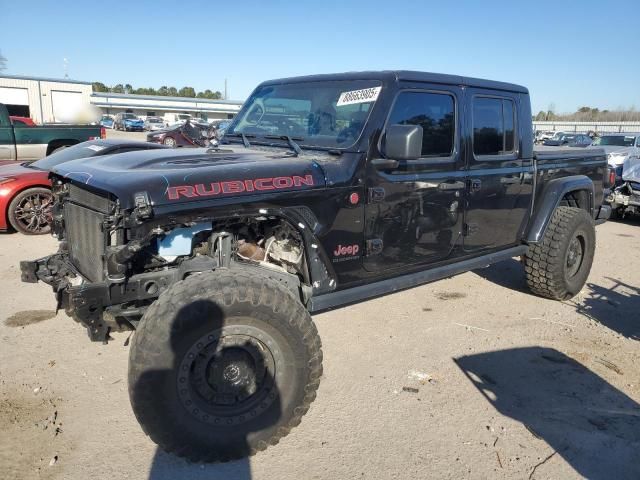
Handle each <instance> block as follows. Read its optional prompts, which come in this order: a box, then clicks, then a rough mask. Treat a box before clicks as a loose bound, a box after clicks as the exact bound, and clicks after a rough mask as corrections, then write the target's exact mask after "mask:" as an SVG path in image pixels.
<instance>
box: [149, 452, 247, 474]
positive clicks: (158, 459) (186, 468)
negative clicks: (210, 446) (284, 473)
mask: <svg viewBox="0 0 640 480" xmlns="http://www.w3.org/2000/svg"><path fill="white" fill-rule="evenodd" d="M149 480H251V465H250V464H249V459H247V458H243V459H242V460H238V461H235V462H229V463H218V464H200V463H189V462H187V461H185V460H183V459H181V458H177V457H175V456H173V455H171V454H168V453H165V452H163V451H162V450H160V449H159V448H157V449H156V453H155V455H154V457H153V462H152V463H151V469H150V470H149Z"/></svg>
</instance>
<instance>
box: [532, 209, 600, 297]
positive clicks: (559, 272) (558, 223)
mask: <svg viewBox="0 0 640 480" xmlns="http://www.w3.org/2000/svg"><path fill="white" fill-rule="evenodd" d="M574 241H576V242H578V244H579V245H580V248H581V249H582V255H581V259H580V260H579V261H580V264H579V266H577V269H576V271H575V272H574V273H573V272H572V269H575V268H576V266H575V264H574V265H573V266H571V267H570V266H569V265H568V262H569V255H570V252H569V251H570V246H571V245H572V242H574ZM595 245H596V232H595V226H594V221H593V219H592V218H591V216H590V215H589V214H588V213H587V212H586V211H584V210H582V209H580V208H573V207H564V206H562V207H557V208H556V210H555V211H554V213H553V216H552V217H551V221H550V222H549V225H548V226H547V230H546V232H545V234H544V236H543V238H542V241H541V242H540V243H538V244H534V245H530V246H529V250H528V251H527V253H526V254H525V256H524V259H523V260H524V269H525V273H526V277H527V284H528V286H529V288H530V289H531V291H533V293H535V294H537V295H540V296H542V297H546V298H551V299H554V300H568V299H570V298H571V297H573V296H575V295H576V294H577V293H578V292H580V290H581V289H582V287H583V286H584V284H585V282H586V281H587V277H588V276H589V272H590V271H591V264H592V263H593V255H594V251H595Z"/></svg>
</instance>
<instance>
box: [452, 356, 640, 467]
mask: <svg viewBox="0 0 640 480" xmlns="http://www.w3.org/2000/svg"><path fill="white" fill-rule="evenodd" d="M454 361H455V362H456V363H457V364H458V366H459V367H460V368H461V369H462V371H463V372H464V373H465V374H466V375H467V377H468V378H469V380H470V381H471V382H472V383H473V384H474V385H475V386H476V387H477V388H478V390H479V391H480V393H481V394H482V395H483V396H484V397H485V398H486V400H487V401H488V402H490V403H491V404H492V405H493V406H494V407H495V408H496V410H497V411H498V412H500V413H501V414H502V415H505V416H507V417H510V418H513V419H514V420H517V421H519V422H521V423H522V424H523V425H524V426H525V427H526V428H527V429H528V430H529V431H531V432H532V433H533V434H534V435H536V436H538V437H539V438H541V439H543V440H544V441H545V442H547V443H548V444H549V446H550V447H551V448H552V449H553V450H554V451H555V452H557V453H556V455H560V456H562V458H564V460H566V462H567V463H569V464H570V465H571V467H573V468H574V469H575V471H576V472H578V473H579V474H580V475H581V476H583V477H585V478H589V479H594V480H605V479H606V480H609V479H614V478H615V479H638V478H640V462H638V458H639V457H638V452H639V451H640V405H638V403H636V402H635V401H634V400H632V399H631V398H630V397H628V396H627V395H625V394H624V393H623V392H621V391H620V390H618V389H616V388H614V387H613V386H611V385H610V384H609V383H607V382H606V381H605V380H604V379H603V378H601V377H600V376H598V375H597V374H595V373H594V372H592V371H591V370H589V369H588V368H586V367H585V366H584V365H582V364H580V363H578V362H576V361H575V360H573V359H571V358H569V357H567V356H566V355H564V354H562V353H561V352H558V351H557V350H554V349H550V348H541V347H530V348H516V349H509V350H500V351H495V352H487V353H482V354H477V355H469V356H464V357H460V358H457V359H454ZM533 467H534V466H533V465H532V468H533ZM543 468H544V467H543V465H541V466H540V467H539V469H540V472H538V474H539V475H540V476H539V478H545V477H544V475H542V469H543Z"/></svg>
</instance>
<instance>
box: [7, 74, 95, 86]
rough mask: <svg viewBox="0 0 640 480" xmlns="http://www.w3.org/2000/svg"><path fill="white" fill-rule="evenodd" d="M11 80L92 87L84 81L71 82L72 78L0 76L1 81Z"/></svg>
mask: <svg viewBox="0 0 640 480" xmlns="http://www.w3.org/2000/svg"><path fill="white" fill-rule="evenodd" d="M3 78H10V79H12V80H33V81H36V82H59V83H75V84H80V85H91V82H84V81H82V80H71V79H70V78H49V77H28V76H24V75H0V79H3Z"/></svg>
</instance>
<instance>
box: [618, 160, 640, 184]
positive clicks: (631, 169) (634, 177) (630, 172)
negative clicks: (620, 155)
mask: <svg viewBox="0 0 640 480" xmlns="http://www.w3.org/2000/svg"><path fill="white" fill-rule="evenodd" d="M622 180H624V181H625V182H639V183H640V158H627V159H626V160H625V161H624V166H623V167H622Z"/></svg>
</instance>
